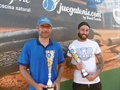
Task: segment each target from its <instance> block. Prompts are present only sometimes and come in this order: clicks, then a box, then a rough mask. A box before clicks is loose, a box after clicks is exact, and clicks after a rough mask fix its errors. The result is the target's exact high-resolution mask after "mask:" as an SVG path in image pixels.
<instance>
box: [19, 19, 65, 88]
mask: <svg viewBox="0 0 120 90" xmlns="http://www.w3.org/2000/svg"><path fill="white" fill-rule="evenodd" d="M36 27H37V30H38V34H39V37H38V38H36V39H34V40H30V41H28V42H26V43H25V45H24V47H23V49H22V52H21V54H20V57H19V60H18V64H19V69H20V73H21V74H22V76H23V77H24V78H25V79H26V80H27V81H28V83H29V84H30V85H29V90H47V89H46V88H47V87H48V86H50V87H49V88H51V87H53V88H54V90H60V81H61V76H62V72H63V69H64V66H63V62H64V56H63V52H62V48H61V46H60V44H58V43H57V42H55V41H53V40H51V39H50V34H51V31H52V22H51V20H50V19H49V18H48V17H41V18H40V19H39V20H38V23H37V26H36ZM27 68H29V72H28V70H27ZM48 68H49V69H48ZM48 76H49V77H48ZM48 81H49V82H50V81H51V82H50V83H48ZM50 90H51V89H50Z"/></svg>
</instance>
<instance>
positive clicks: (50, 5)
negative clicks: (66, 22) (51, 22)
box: [43, 0, 60, 12]
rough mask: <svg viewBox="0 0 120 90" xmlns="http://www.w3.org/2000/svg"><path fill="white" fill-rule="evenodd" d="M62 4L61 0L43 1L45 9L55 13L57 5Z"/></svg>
mask: <svg viewBox="0 0 120 90" xmlns="http://www.w3.org/2000/svg"><path fill="white" fill-rule="evenodd" d="M59 2H60V0H43V8H44V9H45V10H46V11H50V12H51V11H53V10H55V8H56V6H57V4H58V3H59Z"/></svg>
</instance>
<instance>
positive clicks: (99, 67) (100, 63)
mask: <svg viewBox="0 0 120 90" xmlns="http://www.w3.org/2000/svg"><path fill="white" fill-rule="evenodd" d="M96 57H97V59H98V64H97V71H96V73H90V75H89V76H87V79H88V80H89V81H93V80H94V79H95V78H97V77H98V76H99V74H100V72H101V71H102V69H103V66H104V60H103V56H102V54H101V53H99V54H96Z"/></svg>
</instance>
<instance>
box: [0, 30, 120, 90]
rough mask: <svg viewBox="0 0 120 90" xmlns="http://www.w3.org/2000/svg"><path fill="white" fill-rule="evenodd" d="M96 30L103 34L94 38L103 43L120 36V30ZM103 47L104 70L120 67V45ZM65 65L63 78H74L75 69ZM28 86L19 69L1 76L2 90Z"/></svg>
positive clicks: (0, 88)
mask: <svg viewBox="0 0 120 90" xmlns="http://www.w3.org/2000/svg"><path fill="white" fill-rule="evenodd" d="M2 30H3V29H0V32H3V31H2ZM15 30H16V29H15ZM4 31H7V30H4ZM96 32H98V33H99V34H101V37H98V36H96V37H94V39H98V40H99V41H100V42H101V44H104V43H103V40H104V41H107V40H108V39H109V38H115V37H119V38H120V30H97V31H96ZM119 42H120V41H119ZM101 49H102V54H103V57H104V62H105V65H104V68H103V70H102V72H103V71H107V70H110V69H113V68H118V67H120V61H119V59H118V52H120V45H118V44H114V45H110V46H107V45H102V46H101ZM64 65H65V69H64V73H63V78H67V79H72V78H73V70H72V69H70V68H68V67H67V66H66V64H64ZM27 87H28V83H27V82H26V81H25V80H24V79H23V78H22V76H21V75H20V74H19V71H18V72H14V73H11V74H9V75H6V76H4V77H1V78H0V90H27Z"/></svg>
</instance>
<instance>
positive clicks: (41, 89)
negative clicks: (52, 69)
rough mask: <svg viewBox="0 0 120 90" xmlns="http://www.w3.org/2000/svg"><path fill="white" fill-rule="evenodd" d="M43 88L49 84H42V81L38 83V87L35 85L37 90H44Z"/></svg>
mask: <svg viewBox="0 0 120 90" xmlns="http://www.w3.org/2000/svg"><path fill="white" fill-rule="evenodd" d="M43 88H47V86H46V85H43V84H41V83H40V84H37V85H36V87H35V89H36V90H43Z"/></svg>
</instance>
